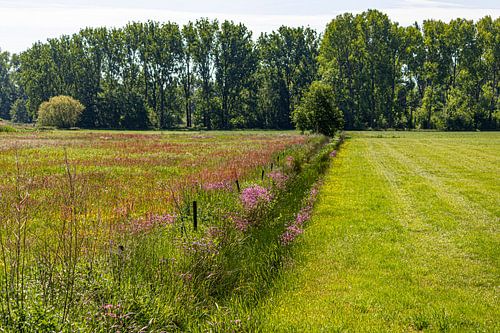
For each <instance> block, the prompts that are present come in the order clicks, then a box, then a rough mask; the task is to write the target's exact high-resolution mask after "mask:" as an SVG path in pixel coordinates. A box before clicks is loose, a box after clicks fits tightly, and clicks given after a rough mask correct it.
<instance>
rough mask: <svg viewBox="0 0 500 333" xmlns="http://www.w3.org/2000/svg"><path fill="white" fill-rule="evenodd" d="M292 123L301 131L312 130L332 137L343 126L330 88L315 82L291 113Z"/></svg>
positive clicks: (342, 117) (342, 120)
mask: <svg viewBox="0 0 500 333" xmlns="http://www.w3.org/2000/svg"><path fill="white" fill-rule="evenodd" d="M293 121H294V123H295V125H296V126H297V128H299V129H300V130H301V131H305V130H312V131H313V132H315V133H321V134H324V135H326V136H330V137H333V136H334V135H335V133H336V132H337V131H338V130H341V129H342V128H343V126H344V116H343V114H342V112H341V111H340V109H339V108H338V107H337V106H336V105H335V100H334V93H333V90H332V88H331V87H330V86H329V85H327V84H325V83H322V82H320V81H315V82H313V83H312V84H311V86H310V87H309V90H308V91H307V92H306V93H305V94H304V97H303V99H302V101H301V103H300V105H299V107H298V108H297V109H296V110H295V111H294V113H293Z"/></svg>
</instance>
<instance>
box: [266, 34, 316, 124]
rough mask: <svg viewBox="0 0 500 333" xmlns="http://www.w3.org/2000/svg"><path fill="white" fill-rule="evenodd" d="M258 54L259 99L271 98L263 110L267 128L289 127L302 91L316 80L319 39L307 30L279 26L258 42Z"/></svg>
mask: <svg viewBox="0 0 500 333" xmlns="http://www.w3.org/2000/svg"><path fill="white" fill-rule="evenodd" d="M258 48H259V52H260V59H261V60H260V62H261V66H260V75H261V77H262V78H261V79H259V82H260V83H261V85H263V87H262V88H261V94H263V96H260V98H264V96H267V98H271V100H270V101H268V102H267V103H265V104H262V105H263V106H264V108H265V109H264V110H263V111H262V112H263V113H265V114H266V115H268V116H267V117H266V118H267V124H266V125H267V126H266V127H274V128H291V127H292V123H291V113H292V111H293V110H294V108H295V105H296V104H297V103H298V102H299V101H300V99H301V97H302V94H303V92H304V91H305V89H307V88H308V87H309V85H310V84H311V82H312V81H314V80H315V79H316V77H317V71H318V65H317V61H316V58H317V56H318V39H317V36H316V33H315V32H314V31H313V30H312V29H310V28H301V27H300V28H289V27H285V26H282V27H280V28H279V29H278V31H276V32H272V33H270V34H263V35H262V36H261V37H260V38H259V40H258ZM266 89H267V90H268V92H265V90H266Z"/></svg>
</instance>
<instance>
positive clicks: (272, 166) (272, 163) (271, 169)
mask: <svg viewBox="0 0 500 333" xmlns="http://www.w3.org/2000/svg"><path fill="white" fill-rule="evenodd" d="M273 166H274V165H273V163H271V171H273Z"/></svg>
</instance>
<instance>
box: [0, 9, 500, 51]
mask: <svg viewBox="0 0 500 333" xmlns="http://www.w3.org/2000/svg"><path fill="white" fill-rule="evenodd" d="M369 8H374V9H378V10H381V11H383V12H385V13H386V14H388V15H389V17H390V18H391V20H393V21H395V22H399V24H400V25H404V26H407V25H410V24H413V23H414V22H419V23H421V22H422V21H423V20H424V19H430V18H432V19H441V20H444V21H449V20H451V19H453V18H457V17H463V18H467V19H473V20H477V19H479V18H481V17H483V16H485V15H490V16H492V17H493V18H497V17H499V16H500V1H498V0H497V1H495V0H475V1H474V0H456V1H451V0H379V1H369V0H350V1H349V0H342V1H338V0H303V1H298V0H270V1H265V0H246V1H242V0H142V1H140V0H139V1H137V0H85V1H84V0H73V1H65V0H0V49H2V50H3V51H9V52H11V53H18V52H21V51H23V50H25V49H27V48H29V47H30V46H31V45H32V44H33V43H35V42H37V41H45V40H46V39H47V38H54V37H59V36H61V35H63V34H73V33H76V32H78V31H79V30H80V29H81V28H85V27H100V26H107V27H121V26H124V25H125V24H126V23H127V22H130V21H147V20H157V21H172V22H177V23H179V24H185V23H186V22H188V21H190V20H193V21H194V20H196V19H198V18H200V17H208V18H211V19H213V18H217V19H218V20H219V21H223V20H226V19H227V20H233V21H235V22H242V23H244V24H245V25H246V26H247V27H248V28H249V29H250V30H252V31H253V33H254V36H258V35H260V33H261V32H269V31H272V30H274V29H276V28H278V27H279V26H281V25H288V26H309V27H311V28H314V29H316V30H317V31H319V32H322V31H323V30H324V28H325V26H326V24H327V23H328V22H329V21H331V20H332V19H333V18H334V17H335V16H337V15H338V14H342V13H344V12H352V13H360V12H362V11H364V10H366V9H369Z"/></svg>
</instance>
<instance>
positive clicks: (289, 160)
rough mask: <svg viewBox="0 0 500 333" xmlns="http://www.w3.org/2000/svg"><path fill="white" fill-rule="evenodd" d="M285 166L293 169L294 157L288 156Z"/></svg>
mask: <svg viewBox="0 0 500 333" xmlns="http://www.w3.org/2000/svg"><path fill="white" fill-rule="evenodd" d="M285 165H286V166H287V167H288V168H292V167H293V157H292V156H287V157H286V158H285Z"/></svg>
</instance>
